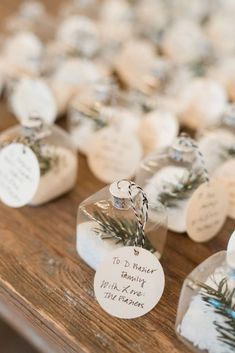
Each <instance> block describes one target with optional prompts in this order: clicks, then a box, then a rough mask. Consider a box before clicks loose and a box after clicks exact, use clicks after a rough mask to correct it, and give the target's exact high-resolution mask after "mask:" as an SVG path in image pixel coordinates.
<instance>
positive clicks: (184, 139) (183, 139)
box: [178, 132, 210, 183]
mask: <svg viewBox="0 0 235 353" xmlns="http://www.w3.org/2000/svg"><path fill="white" fill-rule="evenodd" d="M178 142H179V144H180V145H182V146H186V147H192V148H193V149H194V151H195V152H196V155H197V157H198V159H199V161H200V163H201V166H202V169H203V174H204V176H205V180H206V182H207V183H209V181H210V176H209V172H208V170H207V167H206V164H205V159H204V156H203V154H202V152H201V151H200V148H199V146H198V144H197V143H196V141H195V140H194V139H192V138H191V137H190V136H189V135H188V134H187V133H185V132H182V133H181V134H180V136H179V138H178Z"/></svg>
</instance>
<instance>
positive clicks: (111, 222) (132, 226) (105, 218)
mask: <svg viewBox="0 0 235 353" xmlns="http://www.w3.org/2000/svg"><path fill="white" fill-rule="evenodd" d="M93 218H94V220H95V221H96V222H97V223H98V225H97V227H96V228H94V231H95V233H96V234H97V235H100V236H101V238H102V239H112V238H113V239H115V240H116V241H117V243H120V242H121V243H122V244H123V245H124V246H134V244H135V238H136V233H137V230H138V225H137V222H136V221H134V220H127V219H124V218H117V217H115V218H113V217H111V216H109V215H107V214H105V213H103V212H99V211H95V212H94V213H93ZM144 248H145V249H147V250H149V251H151V252H155V251H156V250H155V249H154V248H153V246H152V245H151V243H150V241H149V240H148V238H147V237H146V238H145V243H144Z"/></svg>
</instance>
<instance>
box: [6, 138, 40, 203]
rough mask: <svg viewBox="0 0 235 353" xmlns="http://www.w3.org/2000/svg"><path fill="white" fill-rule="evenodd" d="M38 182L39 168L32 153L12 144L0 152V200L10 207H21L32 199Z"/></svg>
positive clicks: (20, 145)
mask: <svg viewBox="0 0 235 353" xmlns="http://www.w3.org/2000/svg"><path fill="white" fill-rule="evenodd" d="M39 181H40V167H39V163H38V160H37V157H36V156H35V154H34V153H33V151H32V150H31V149H30V148H29V147H27V146H25V145H23V144H21V143H12V144H10V145H8V146H6V147H4V148H3V149H2V150H1V151H0V200H1V201H2V202H3V203H5V204H6V205H7V206H10V207H22V206H25V205H26V204H28V203H29V202H30V201H31V200H32V198H33V197H34V195H35V193H36V191H37V189H38V185H39Z"/></svg>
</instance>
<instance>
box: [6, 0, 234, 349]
mask: <svg viewBox="0 0 235 353" xmlns="http://www.w3.org/2000/svg"><path fill="white" fill-rule="evenodd" d="M17 3H18V4H19V3H20V1H16V0H7V1H6V0H4V1H1V4H0V18H1V19H2V18H4V16H5V15H6V14H7V13H10V11H12V10H13V9H14V8H15V7H16V5H17ZM56 3H58V1H56V0H53V1H50V2H49V1H48V4H49V6H50V8H51V9H52V10H53V9H54V5H55V4H56ZM13 124H16V121H15V119H14V118H13V117H12V116H11V115H10V114H9V113H8V112H7V109H6V106H5V105H4V104H3V103H2V104H1V105H0V130H4V129H5V128H7V127H9V126H11V125H13ZM79 161H80V168H79V172H78V182H77V186H76V188H75V189H74V190H73V191H72V192H70V193H69V194H68V195H66V196H63V197H61V198H60V199H58V200H56V201H53V202H51V203H50V204H48V205H46V206H43V207H38V208H30V207H25V208H22V209H19V210H13V209H9V208H7V207H5V206H4V205H0V236H1V243H0V314H1V315H2V316H3V317H4V318H5V319H7V320H8V321H9V322H11V324H12V325H14V327H15V328H16V329H17V330H19V332H21V334H23V335H25V336H26V338H27V339H29V340H30V341H31V342H32V343H33V344H34V345H35V346H36V347H38V348H39V349H40V350H41V351H42V352H45V353H62V352H63V353H75V352H81V353H106V352H107V353H109V352H112V353H117V352H119V353H120V352H121V353H150V352H153V351H154V352H156V353H158V352H159V353H160V352H165V353H170V352H171V353H179V352H182V353H184V352H185V353H186V352H188V349H187V348H185V347H184V346H183V345H182V344H181V343H180V342H179V341H178V340H177V338H176V336H175V333H174V322H175V316H176V309H177V302H178V298H179V293H180V288H181V285H182V283H183V280H184V278H185V276H186V275H187V274H188V273H189V272H190V271H191V270H192V269H193V268H194V267H195V266H197V264H199V263H200V262H201V261H203V260H204V259H205V258H206V257H208V256H210V255H211V254H213V253H214V252H216V251H219V250H222V249H224V248H225V246H226V242H227V239H228V236H229V234H230V233H231V232H232V230H233V228H234V225H235V222H233V221H231V220H228V221H227V223H226V225H225V227H224V228H223V230H222V232H221V234H220V235H219V236H218V237H217V238H216V239H214V240H212V241H210V242H209V243H206V244H195V243H193V242H192V241H190V240H189V239H188V238H187V237H186V236H183V235H177V234H174V233H172V232H169V236H168V242H167V248H166V251H165V253H164V256H163V258H162V264H163V266H164V269H165V273H166V290H165V293H164V296H163V298H162V299H161V301H160V303H159V305H158V306H157V307H156V308H155V309H154V310H153V311H152V312H150V313H149V314H148V315H146V316H144V317H142V318H139V319H136V320H131V321H124V320H119V319H115V318H112V317H110V316H109V315H108V314H106V313H105V312H104V311H103V310H102V309H101V308H100V307H99V305H98V304H97V302H96V301H95V299H94V293H93V288H92V285H93V277H94V272H93V271H92V270H91V269H90V268H89V267H88V266H87V265H86V264H85V263H83V261H82V260H81V259H79V257H78V255H77V253H76V250H75V227H76V211H77V207H78V205H79V203H80V202H81V201H82V200H83V199H84V198H86V197H87V196H89V195H90V194H91V193H93V192H95V191H96V190H98V189H100V188H101V187H102V186H103V184H102V183H101V182H100V181H98V180H97V179H96V178H95V177H94V176H93V175H92V174H91V172H90V171H89V169H88V167H87V164H86V161H85V158H84V157H82V156H79Z"/></svg>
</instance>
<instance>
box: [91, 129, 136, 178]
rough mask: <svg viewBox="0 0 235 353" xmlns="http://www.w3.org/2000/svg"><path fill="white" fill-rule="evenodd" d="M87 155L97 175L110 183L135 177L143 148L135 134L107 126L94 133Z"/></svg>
mask: <svg viewBox="0 0 235 353" xmlns="http://www.w3.org/2000/svg"><path fill="white" fill-rule="evenodd" d="M87 157H88V164H89V167H90V169H91V170H92V172H93V173H94V174H95V176H96V177H97V178H99V179H100V180H102V181H103V182H105V183H109V184H110V183H112V182H114V181H115V180H120V179H129V178H132V177H133V175H134V174H135V172H136V170H137V168H138V165H139V163H140V160H141V157H142V148H141V145H140V143H139V140H138V139H137V138H136V136H135V135H134V134H133V135H132V134H131V133H130V132H129V133H128V132H125V131H123V130H117V128H116V129H115V128H113V127H107V128H104V129H102V130H100V131H98V132H96V133H95V134H94V135H93V138H92V141H91V144H90V146H89V148H88V151H87Z"/></svg>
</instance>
